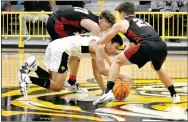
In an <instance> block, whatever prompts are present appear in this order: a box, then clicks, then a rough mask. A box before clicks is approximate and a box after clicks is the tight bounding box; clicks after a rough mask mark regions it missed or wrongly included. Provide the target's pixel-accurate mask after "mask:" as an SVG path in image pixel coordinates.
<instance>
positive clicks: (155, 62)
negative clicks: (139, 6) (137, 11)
mask: <svg viewBox="0 0 188 122" xmlns="http://www.w3.org/2000/svg"><path fill="white" fill-rule="evenodd" d="M116 10H117V11H118V12H119V13H120V17H121V19H122V21H120V22H118V23H116V24H114V26H113V27H112V29H111V30H110V31H109V32H108V33H107V34H105V35H104V36H103V37H102V38H101V39H100V40H99V42H98V44H105V43H106V42H107V41H109V40H110V39H111V38H113V37H114V36H115V35H116V34H117V33H119V32H121V33H123V34H124V35H125V36H126V37H127V38H128V39H129V40H130V43H129V44H128V45H127V46H126V48H125V50H124V51H123V52H122V53H121V54H119V55H117V56H116V58H115V59H114V60H113V62H112V65H111V68H110V71H109V73H108V70H106V72H107V73H108V82H107V88H106V89H105V92H104V94H103V96H102V97H101V98H100V99H98V100H96V101H95V102H94V103H93V104H97V103H100V102H105V101H109V100H113V99H114V95H113V92H112V89H113V86H114V81H115V80H116V79H117V77H118V74H119V71H120V67H121V66H123V65H130V64H136V65H137V66H138V67H139V68H141V67H142V66H144V65H145V64H146V63H147V62H149V61H151V66H152V67H153V68H154V69H155V71H156V72H157V74H158V76H159V79H160V80H161V81H162V82H163V84H164V85H165V86H166V87H167V88H168V90H169V92H170V94H171V97H172V102H173V103H179V102H180V97H179V95H177V94H176V91H175V88H174V86H173V82H172V79H171V78H170V77H169V76H168V74H167V72H166V71H165V70H164V69H163V68H162V64H163V62H164V61H165V59H166V56H167V46H166V43H165V42H163V40H162V39H161V38H160V36H159V35H158V34H157V32H156V31H155V30H154V29H153V27H151V25H150V24H148V23H147V22H144V21H143V20H141V19H139V18H136V17H134V4H133V3H130V2H123V3H121V4H120V5H119V6H118V7H117V8H116ZM97 64H98V66H99V67H102V66H100V65H101V64H100V63H97ZM124 80H125V81H128V80H130V79H128V78H127V79H124Z"/></svg>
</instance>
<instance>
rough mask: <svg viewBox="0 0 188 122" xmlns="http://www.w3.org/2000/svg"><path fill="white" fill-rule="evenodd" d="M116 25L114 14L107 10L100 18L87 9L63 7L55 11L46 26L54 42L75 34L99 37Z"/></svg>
mask: <svg viewBox="0 0 188 122" xmlns="http://www.w3.org/2000/svg"><path fill="white" fill-rule="evenodd" d="M114 23H115V17H114V16H113V14H112V13H110V12H109V11H107V10H105V11H103V12H101V14H100V15H99V16H96V15H94V14H93V13H92V12H90V11H89V10H87V9H85V8H80V7H72V6H68V7H62V8H59V9H58V10H56V11H54V12H53V14H52V15H51V16H50V17H49V19H48V22H47V24H46V28H47V31H48V33H49V35H50V36H51V38H52V40H55V39H58V38H63V37H67V36H72V35H74V33H75V32H79V33H85V32H92V33H93V35H95V36H98V35H99V34H100V32H101V31H106V30H108V29H109V28H111V27H112V26H113V24H114Z"/></svg>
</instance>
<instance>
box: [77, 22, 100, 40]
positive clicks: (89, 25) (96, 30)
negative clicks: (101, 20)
mask: <svg viewBox="0 0 188 122" xmlns="http://www.w3.org/2000/svg"><path fill="white" fill-rule="evenodd" d="M80 25H81V26H82V27H83V28H85V29H87V30H88V31H90V32H91V33H93V35H94V36H99V34H100V27H99V25H98V24H97V23H96V22H94V21H92V20H90V19H82V20H81V22H80Z"/></svg>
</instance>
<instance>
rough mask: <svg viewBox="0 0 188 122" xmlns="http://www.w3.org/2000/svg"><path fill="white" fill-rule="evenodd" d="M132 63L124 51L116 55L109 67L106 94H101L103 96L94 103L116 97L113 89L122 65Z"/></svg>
mask: <svg viewBox="0 0 188 122" xmlns="http://www.w3.org/2000/svg"><path fill="white" fill-rule="evenodd" d="M130 64H131V62H130V61H129V60H128V59H127V58H126V57H125V54H124V52H123V53H120V54H119V55H117V56H116V57H115V59H114V60H113V62H112V64H111V67H110V69H109V74H108V82H107V85H106V89H105V91H104V94H103V95H102V96H101V98H99V99H97V100H96V101H94V102H93V105H96V104H98V103H102V102H106V101H111V100H114V99H115V97H114V95H113V92H112V89H113V87H114V84H115V83H114V81H115V80H116V79H117V78H118V75H119V72H120V67H121V66H123V65H130Z"/></svg>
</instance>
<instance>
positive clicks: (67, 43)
mask: <svg viewBox="0 0 188 122" xmlns="http://www.w3.org/2000/svg"><path fill="white" fill-rule="evenodd" d="M115 38H116V37H115ZM98 40H99V37H96V36H90V37H81V36H70V37H65V38H62V39H57V40H54V41H53V42H51V43H50V44H49V45H48V47H47V49H46V53H45V59H44V63H45V66H46V68H47V69H48V72H47V71H45V70H44V69H42V68H41V67H40V66H38V63H37V61H36V59H35V57H34V56H31V57H29V58H28V60H27V61H26V62H25V63H24V64H23V66H22V67H21V69H20V70H19V72H18V76H19V85H20V90H21V92H22V94H24V95H26V94H27V87H28V83H30V82H31V83H33V84H36V85H38V86H41V87H44V88H47V89H50V90H54V91H59V90H61V89H62V88H63V86H64V82H65V80H66V76H67V72H68V66H67V63H68V60H69V57H70V56H77V57H80V58H82V57H85V56H87V57H88V56H92V57H93V60H94V62H95V64H94V65H93V66H95V71H96V72H95V74H94V76H95V78H96V80H97V81H98V83H99V86H100V87H101V89H103V90H104V84H103V79H102V76H101V74H102V75H105V76H108V74H106V71H105V70H107V69H105V67H98V66H97V63H104V56H105V54H107V55H111V54H113V53H114V52H115V50H116V49H118V48H119V47H120V46H121V45H122V44H123V42H122V39H121V38H116V39H114V40H113V39H112V41H111V42H109V43H107V44H106V45H105V46H102V45H100V46H98V45H97V42H98ZM31 71H34V72H35V73H36V74H37V75H38V77H32V76H29V75H28V73H29V72H31ZM119 77H120V78H124V76H122V75H120V76H119ZM101 82H102V83H101ZM69 84H70V85H71V89H72V90H74V91H75V92H81V93H83V92H87V89H84V88H81V87H80V86H79V84H77V83H69Z"/></svg>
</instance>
